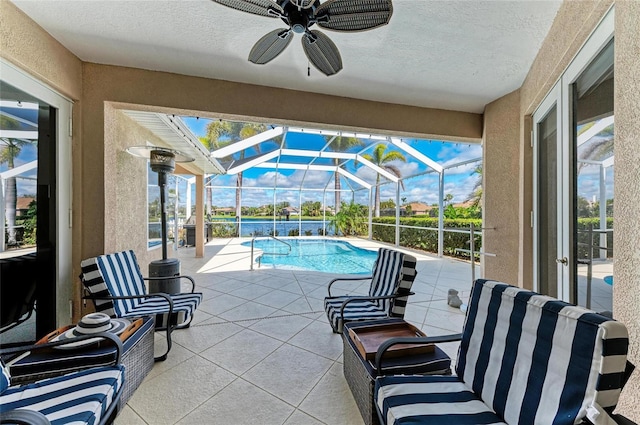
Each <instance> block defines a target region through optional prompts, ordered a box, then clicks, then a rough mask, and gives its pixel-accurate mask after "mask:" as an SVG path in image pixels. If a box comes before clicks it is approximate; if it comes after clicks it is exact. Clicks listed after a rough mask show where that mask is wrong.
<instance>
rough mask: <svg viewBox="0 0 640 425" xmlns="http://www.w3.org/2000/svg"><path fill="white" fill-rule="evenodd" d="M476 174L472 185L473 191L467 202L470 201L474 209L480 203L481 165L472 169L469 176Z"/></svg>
mask: <svg viewBox="0 0 640 425" xmlns="http://www.w3.org/2000/svg"><path fill="white" fill-rule="evenodd" d="M474 174H477V175H478V179H477V180H476V182H475V184H474V185H473V190H472V191H471V193H470V194H469V197H468V198H467V201H472V202H473V203H472V205H473V206H474V207H479V206H480V203H481V202H482V164H480V165H478V166H477V167H476V168H474V169H473V172H472V173H471V175H474Z"/></svg>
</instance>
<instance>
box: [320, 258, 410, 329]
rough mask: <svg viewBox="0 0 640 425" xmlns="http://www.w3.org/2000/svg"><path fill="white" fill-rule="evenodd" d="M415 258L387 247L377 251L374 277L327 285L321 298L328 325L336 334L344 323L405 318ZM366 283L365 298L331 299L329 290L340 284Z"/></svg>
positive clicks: (335, 297) (344, 297) (341, 297)
mask: <svg viewBox="0 0 640 425" xmlns="http://www.w3.org/2000/svg"><path fill="white" fill-rule="evenodd" d="M416 274H417V272H416V259H415V257H413V256H411V255H408V254H404V253H402V252H399V251H395V250H393V249H388V248H380V249H379V250H378V258H377V259H376V262H375V264H374V266H373V274H372V276H368V277H353V278H340V279H334V280H332V281H331V282H329V286H328V289H327V290H328V293H329V296H328V297H326V298H325V299H324V308H325V311H326V312H327V318H328V319H329V324H331V328H332V329H333V332H335V333H342V327H343V325H344V323H345V322H348V321H354V320H374V319H383V318H385V317H400V318H402V317H404V312H405V308H406V305H407V298H408V297H409V295H413V292H410V290H411V286H412V285H413V281H414V280H415V278H416ZM363 280H369V281H370V283H371V286H370V288H369V295H366V296H350V295H346V296H332V295H331V287H332V286H333V284H334V283H336V282H340V281H353V282H356V281H363Z"/></svg>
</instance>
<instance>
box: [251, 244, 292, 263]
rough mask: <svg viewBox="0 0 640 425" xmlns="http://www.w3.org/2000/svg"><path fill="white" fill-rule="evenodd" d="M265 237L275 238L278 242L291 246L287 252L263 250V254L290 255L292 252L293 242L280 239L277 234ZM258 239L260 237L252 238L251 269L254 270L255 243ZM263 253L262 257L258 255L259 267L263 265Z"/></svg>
mask: <svg viewBox="0 0 640 425" xmlns="http://www.w3.org/2000/svg"><path fill="white" fill-rule="evenodd" d="M264 237H265V238H267V239H273V240H275V241H277V242H280V243H283V244H285V245H286V246H287V247H288V248H289V251H288V252H286V253H283V252H264V251H262V255H265V254H266V255H289V254H290V253H291V244H290V243H288V242H285V241H283V240H282V239H278V238H276V237H275V236H264ZM256 239H258V238H256V237H254V238H251V269H250V270H251V271H253V251H254V245H255V242H256ZM262 255H261V256H260V257H258V267H260V266H262V260H261V259H262Z"/></svg>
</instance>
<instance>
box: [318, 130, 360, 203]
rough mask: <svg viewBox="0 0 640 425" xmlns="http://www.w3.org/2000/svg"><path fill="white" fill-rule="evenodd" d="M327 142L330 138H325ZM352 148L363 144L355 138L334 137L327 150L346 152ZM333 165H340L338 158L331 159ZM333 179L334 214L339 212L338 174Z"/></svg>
mask: <svg viewBox="0 0 640 425" xmlns="http://www.w3.org/2000/svg"><path fill="white" fill-rule="evenodd" d="M325 140H326V141H327V142H330V141H331V138H329V137H325ZM354 146H364V142H363V141H362V140H360V139H358V138H356V137H342V136H336V137H334V138H333V141H331V144H330V145H329V150H331V151H333V152H346V151H348V150H349V149H351V148H352V147H354ZM333 164H334V165H335V166H336V167H337V166H338V165H340V160H339V159H338V158H334V159H333ZM334 178H335V186H334V187H335V192H334V195H335V206H336V210H335V213H338V212H340V174H339V173H338V172H337V171H336V172H335V174H334Z"/></svg>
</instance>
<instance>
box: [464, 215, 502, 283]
mask: <svg viewBox="0 0 640 425" xmlns="http://www.w3.org/2000/svg"><path fill="white" fill-rule="evenodd" d="M480 230H495V228H494V227H482V228H481V229H480ZM474 232H475V226H474V225H473V223H471V224H470V226H469V236H470V237H469V249H462V248H456V249H455V251H456V252H466V253H468V254H469V256H470V257H471V283H472V284H473V282H475V281H476V254H478V255H480V256H482V255H484V256H485V257H495V256H496V254H491V253H489V252H482V251H478V252H476V250H475V233H474Z"/></svg>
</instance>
